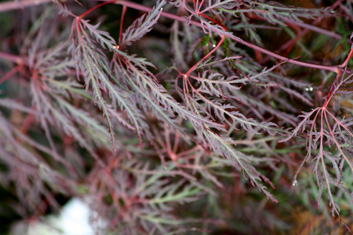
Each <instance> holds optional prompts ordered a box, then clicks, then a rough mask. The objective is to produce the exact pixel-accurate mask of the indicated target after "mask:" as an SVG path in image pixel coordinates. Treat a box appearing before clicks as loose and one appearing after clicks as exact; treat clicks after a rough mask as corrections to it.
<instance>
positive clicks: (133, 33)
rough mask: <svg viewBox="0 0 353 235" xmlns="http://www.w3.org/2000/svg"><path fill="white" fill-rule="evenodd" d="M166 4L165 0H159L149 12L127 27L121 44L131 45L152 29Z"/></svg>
mask: <svg viewBox="0 0 353 235" xmlns="http://www.w3.org/2000/svg"><path fill="white" fill-rule="evenodd" d="M165 4H166V1H165V0H158V1H157V3H156V4H155V6H154V7H153V8H152V10H151V11H150V12H149V13H148V14H144V15H143V16H141V17H140V18H138V19H137V20H135V21H134V22H133V23H132V24H131V25H130V27H129V28H127V29H126V31H125V33H124V34H123V36H122V40H121V42H120V44H122V45H130V44H131V43H133V42H134V41H137V40H139V39H140V38H142V37H143V36H144V35H145V34H147V33H148V32H150V31H151V30H152V27H153V25H154V24H155V23H157V20H158V18H159V17H160V15H161V12H162V11H163V6H164V5H165Z"/></svg>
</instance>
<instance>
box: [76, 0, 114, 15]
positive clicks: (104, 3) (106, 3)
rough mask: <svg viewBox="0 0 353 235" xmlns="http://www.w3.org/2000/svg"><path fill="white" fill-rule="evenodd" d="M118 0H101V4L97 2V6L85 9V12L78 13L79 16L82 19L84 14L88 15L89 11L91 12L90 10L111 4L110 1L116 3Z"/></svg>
mask: <svg viewBox="0 0 353 235" xmlns="http://www.w3.org/2000/svg"><path fill="white" fill-rule="evenodd" d="M118 1H119V0H113V1H108V2H103V3H101V4H98V5H97V6H95V7H92V8H91V9H89V10H88V11H86V12H85V13H83V14H81V15H80V18H81V19H82V18H83V17H84V16H86V15H88V14H89V13H91V12H92V11H94V10H96V9H97V8H100V7H102V6H105V5H108V4H112V3H116V2H118Z"/></svg>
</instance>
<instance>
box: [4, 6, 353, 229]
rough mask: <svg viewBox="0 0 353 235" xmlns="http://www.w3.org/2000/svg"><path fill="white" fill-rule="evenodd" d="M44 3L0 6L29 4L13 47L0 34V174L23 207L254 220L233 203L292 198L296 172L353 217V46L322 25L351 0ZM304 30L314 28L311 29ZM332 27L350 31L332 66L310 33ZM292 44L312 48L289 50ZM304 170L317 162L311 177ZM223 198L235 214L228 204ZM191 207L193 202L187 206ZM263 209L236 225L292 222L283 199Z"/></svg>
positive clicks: (132, 216) (152, 225) (158, 219)
mask: <svg viewBox="0 0 353 235" xmlns="http://www.w3.org/2000/svg"><path fill="white" fill-rule="evenodd" d="M48 2H49V4H48V5H47V6H45V8H42V7H39V6H38V7H37V8H36V9H34V8H25V7H28V6H30V5H31V1H30V0H26V1H23V2H20V3H16V2H12V3H9V4H8V5H6V4H5V3H0V14H2V13H1V12H4V11H6V10H8V11H10V10H11V9H16V6H17V8H18V6H20V5H21V4H23V7H24V8H23V10H21V11H20V10H18V11H17V12H16V14H18V15H20V17H18V20H20V21H21V22H22V23H21V24H22V27H18V28H17V27H16V25H12V27H14V28H15V30H19V31H20V30H22V31H21V34H18V35H19V36H18V37H19V38H17V39H16V46H14V47H13V48H11V47H9V46H8V45H9V44H10V40H9V39H6V40H4V43H3V46H2V47H1V48H2V49H1V50H2V51H4V52H0V59H1V61H2V62H1V63H3V62H4V61H5V63H3V64H1V66H2V67H1V70H4V71H5V70H6V71H7V70H8V72H7V73H6V74H4V75H3V76H2V77H1V78H0V85H1V86H2V87H4V89H3V90H2V92H1V98H0V107H1V109H0V111H1V113H0V138H1V142H0V151H1V156H0V161H1V162H0V163H1V166H4V167H3V168H4V169H1V171H0V172H1V177H0V180H1V185H2V186H3V187H4V188H6V189H7V190H9V192H12V193H13V194H14V195H15V196H16V197H17V198H18V201H13V202H12V204H13V205H14V206H13V210H14V211H15V212H16V213H17V214H19V215H20V216H21V217H23V218H28V217H29V216H33V215H34V216H38V215H41V214H44V213H45V212H46V211H47V208H48V207H50V208H55V209H56V210H57V209H59V207H60V203H59V202H58V201H57V198H58V197H59V196H60V195H64V196H65V197H67V198H70V197H75V196H76V197H80V198H83V199H84V200H86V201H87V202H88V203H89V204H90V206H91V208H92V210H94V211H95V212H97V213H95V215H96V216H99V217H100V218H103V219H104V220H106V221H110V222H109V223H108V224H109V226H107V227H106V228H99V229H100V230H101V229H103V230H104V232H108V231H110V232H116V233H120V234H167V233H171V234H173V233H177V234H178V233H183V232H187V231H190V230H200V231H203V232H205V231H210V230H213V231H215V232H216V231H217V229H220V228H222V227H223V228H224V227H227V228H229V229H232V228H231V227H232V226H231V225H230V224H232V221H233V220H234V219H235V218H237V220H239V221H241V220H243V219H244V218H242V217H243V216H240V217H237V213H242V212H244V213H245V212H246V211H247V212H246V213H245V214H247V215H248V214H249V213H250V214H251V215H250V217H252V216H254V215H255V214H257V212H256V210H255V209H253V210H251V211H253V213H251V212H249V208H247V207H246V206H244V205H242V204H241V203H240V201H242V200H248V201H247V202H249V203H251V205H257V204H256V203H257V202H256V198H257V200H258V198H266V197H267V198H268V199H270V201H271V202H267V203H268V204H271V203H273V202H275V203H278V202H280V203H283V198H284V197H292V196H293V195H294V194H295V192H294V191H289V190H288V189H289V188H291V186H295V185H297V184H299V185H300V188H301V189H302V193H303V195H304V196H303V198H308V197H312V196H316V197H317V200H318V201H320V200H321V198H325V199H326V198H327V199H328V203H326V200H324V201H325V203H321V204H320V210H321V211H324V212H325V213H326V212H327V211H328V210H331V212H332V215H337V216H339V217H340V218H343V219H342V221H344V223H346V224H347V225H351V224H352V223H353V222H352V221H351V219H349V218H348V217H345V216H346V215H347V214H349V213H350V212H351V211H352V206H351V205H352V200H353V199H352V198H353V196H352V195H353V193H352V190H351V187H352V176H353V167H352V166H353V162H352V137H353V134H352V132H353V130H352V124H353V122H352V118H351V115H352V111H351V109H350V108H347V107H350V106H349V104H352V102H353V101H352V95H351V91H350V89H351V82H352V75H351V74H352V72H351V70H350V67H351V63H350V57H351V55H352V53H353V49H352V48H353V47H351V46H350V44H351V43H352V42H351V41H350V39H348V37H346V36H347V35H343V36H341V35H340V34H338V33H333V32H331V31H329V30H327V29H323V28H321V25H320V21H325V20H326V19H333V20H336V21H337V24H338V25H339V24H340V25H344V26H347V25H348V22H349V21H350V20H352V19H351V17H350V15H349V12H350V11H352V10H351V9H352V6H351V3H349V1H347V2H345V3H343V2H342V1H336V2H335V3H334V4H333V5H331V6H330V7H327V6H326V7H323V6H324V3H317V4H318V5H320V6H321V7H310V8H309V7H306V6H305V4H302V5H301V7H295V6H289V5H286V4H285V3H279V2H269V1H262V0H258V1H247V0H246V1H234V0H232V1H228V0H227V1H218V0H217V1H199V0H195V1H186V0H176V1H166V0H159V1H147V2H146V3H145V4H141V5H140V4H137V3H134V2H130V1H103V3H98V2H96V1H90V2H82V4H81V3H79V2H78V1H73V2H70V1H68V2H66V1H45V0H43V1H42V2H41V3H48ZM310 2H311V1H310ZM316 2H320V1H316ZM11 4H12V5H11ZM27 4H28V5H27ZM116 4H118V5H121V6H122V7H120V6H116ZM298 5H300V4H298ZM11 6H12V8H11ZM113 8H114V10H116V11H119V12H120V9H122V10H121V13H119V14H118V16H119V17H117V14H116V13H114V14H111V13H109V9H113ZM18 9H20V8H18ZM133 9H135V10H138V11H142V12H143V13H141V14H129V13H131V12H132V11H133ZM26 12H30V13H31V15H26ZM78 12H79V13H78ZM99 14H102V15H104V14H107V18H106V19H104V20H102V19H100V18H99V17H98V16H100V15H99ZM112 15H114V16H112ZM111 17H113V18H114V20H111V19H112V18H111ZM27 19H28V20H27ZM117 22H118V23H117ZM70 25H71V27H70ZM112 25H114V26H112ZM348 28H349V26H347V27H346V28H345V30H347V29H348ZM25 29H26V30H25ZM292 29H294V30H296V31H297V33H296V34H295V33H293V31H292ZM268 30H273V32H274V33H273V35H270V36H269V35H268V34H267V31H268ZM308 31H313V32H315V34H317V35H319V36H317V38H315V41H314V43H308V40H307V38H306V37H304V35H305V34H306V33H308ZM10 34H11V30H9V29H8V30H6V29H5V30H4V32H3V33H2V36H6V37H8V36H9V35H10ZM322 35H324V36H322ZM281 37H282V38H285V39H289V40H288V41H287V43H285V41H283V39H279V38H281ZM290 37H292V38H290ZM276 38H277V39H276ZM327 38H328V39H327ZM273 40H279V42H281V43H282V42H283V45H287V46H285V47H284V46H283V48H282V47H281V48H280V47H278V45H274V41H273ZM323 40H325V41H328V43H330V44H331V46H332V45H337V44H341V45H345V47H344V46H342V47H338V48H339V49H336V50H340V51H339V52H340V53H341V54H342V56H341V57H340V56H339V55H337V54H338V53H336V54H335V55H337V56H332V57H330V60H329V62H330V63H331V64H332V65H330V66H328V65H321V64H324V62H323V60H322V58H321V57H319V56H315V53H317V52H315V50H316V49H315V45H311V44H315V43H317V44H319V43H322V41H323ZM337 40H340V43H337ZM19 42H20V43H19ZM6 46H8V48H6ZM260 46H261V47H260ZM147 47H149V48H147ZM141 48H144V49H141ZM264 48H272V50H273V51H270V50H267V49H264ZM293 48H294V49H295V50H294V49H293ZM292 49H293V51H292V52H291V50H292ZM16 51H17V54H18V55H15V54H16ZM347 52H348V54H347ZM298 53H299V54H300V53H302V54H305V55H306V56H305V57H304V58H303V59H302V60H298V58H296V59H289V57H291V58H294V57H296V56H298V55H297V54H298ZM286 56H288V58H287V57H286ZM305 60H306V61H314V62H313V63H311V62H304V61H305ZM340 62H341V64H339V65H335V64H338V63H340ZM326 63H328V61H326V62H325V64H326ZM13 65H14V66H13ZM303 68H309V69H310V70H308V69H306V70H305V69H303ZM332 74H335V75H336V76H332ZM313 90H314V91H315V92H310V91H313ZM325 95H326V96H325ZM301 113H302V114H301ZM294 137H295V138H294ZM305 142H306V144H305ZM310 159H312V164H305V163H306V162H308V161H309V160H310ZM300 162H301V163H300ZM284 169H286V170H284ZM300 170H301V171H304V172H303V175H306V174H308V172H311V171H313V172H314V175H315V180H316V184H317V186H315V185H309V184H310V183H311V182H313V181H312V179H311V178H310V177H311V176H310V173H309V176H308V177H307V178H305V177H303V178H300V175H301V174H300ZM293 171H294V172H293ZM295 171H296V173H295ZM298 176H299V178H298V179H297V177H298ZM293 177H294V178H293ZM292 178H293V182H292V183H291V182H290V180H288V179H292ZM279 179H281V180H279ZM259 192H260V194H259ZM308 192H309V193H308ZM243 193H244V195H245V196H244V198H245V199H244V198H240V197H241V196H239V195H242V194H243ZM300 193H301V192H298V195H300ZM307 194H311V195H310V196H308V195H307ZM229 195H230V196H229ZM254 195H255V196H254ZM263 195H265V197H264V196H263ZM298 197H300V196H298ZM233 198H235V199H234V200H233ZM222 199H224V201H225V202H228V203H231V204H234V205H237V207H238V210H236V211H239V212H234V213H233V215H227V213H222V211H225V208H227V206H226V205H222ZM236 199H239V201H238V200H236ZM297 201H300V199H298V200H297ZM303 201H304V202H302V204H303V205H305V206H307V207H310V208H311V209H312V210H314V209H313V208H314V207H315V206H313V204H311V203H308V201H309V199H303ZM264 202H265V201H264ZM298 203H299V202H298ZM200 204H201V205H203V206H201V207H203V208H204V209H200ZM184 205H187V206H186V207H188V206H189V205H190V207H191V208H192V207H195V208H194V209H190V208H189V210H187V208H186V210H185V211H187V212H183V210H178V208H183V207H184ZM263 205H264V204H263ZM263 205H262V206H259V207H260V208H264V206H263ZM315 205H316V204H315ZM255 207H256V206H255ZM273 207H276V205H272V204H271V206H270V208H273ZM239 208H240V209H239ZM340 208H343V209H340ZM190 210H191V211H190ZM262 210H264V211H265V212H264V214H266V215H267V214H270V216H264V218H263V221H265V222H264V223H263V224H257V223H254V224H253V225H254V226H253V227H254V229H255V230H251V229H250V230H249V229H248V230H246V229H245V228H242V229H241V228H234V231H242V232H244V231H246V232H256V231H257V232H258V231H260V230H256V229H268V230H271V231H276V230H288V229H289V228H290V226H289V225H288V222H287V221H285V220H283V221H282V222H283V223H281V224H280V223H278V222H276V221H279V220H280V219H279V218H278V217H277V215H278V214H279V212H278V213H276V212H274V213H273V211H271V209H269V208H266V209H262ZM340 210H341V211H340ZM193 211H194V213H193ZM271 218H272V219H271ZM329 219H332V218H331V217H329V216H328V217H327V220H329ZM98 220H99V219H98V218H93V221H98ZM337 224H338V225H339V223H337ZM274 228H275V229H274ZM347 228H348V226H347ZM321 229H322V228H321ZM329 229H333V228H329ZM348 229H349V228H348ZM261 231H263V230H261ZM100 232H102V231H100Z"/></svg>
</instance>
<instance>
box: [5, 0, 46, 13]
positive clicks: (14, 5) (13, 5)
mask: <svg viewBox="0 0 353 235" xmlns="http://www.w3.org/2000/svg"><path fill="white" fill-rule="evenodd" d="M51 1H52V0H26V1H20V2H19V1H11V2H4V3H1V4H0V12H6V11H12V10H19V9H21V10H23V9H24V8H26V7H30V6H33V5H39V4H43V3H47V2H51Z"/></svg>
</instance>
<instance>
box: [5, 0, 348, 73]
mask: <svg viewBox="0 0 353 235" xmlns="http://www.w3.org/2000/svg"><path fill="white" fill-rule="evenodd" d="M50 1H51V0H27V1H23V2H21V4H18V3H15V2H7V3H3V4H0V12H3V11H9V10H13V9H18V8H20V7H27V6H31V5H35V4H42V3H47V2H50ZM104 2H108V3H115V4H119V5H123V6H126V7H129V8H133V9H136V10H140V11H145V12H149V11H151V10H152V8H150V7H147V6H143V5H141V4H138V3H134V2H130V1H125V0H116V1H112V0H104ZM161 16H163V17H167V18H169V19H172V20H176V21H180V22H184V23H187V20H186V19H185V18H183V17H181V16H178V15H174V14H172V13H168V12H162V13H161ZM188 23H190V24H191V25H194V26H197V27H200V28H201V27H202V25H201V23H200V22H197V21H193V20H191V21H189V22H188ZM211 31H213V32H216V29H214V28H211ZM224 34H225V36H226V37H228V38H230V39H232V40H233V41H235V42H237V43H240V44H242V45H244V46H247V47H249V48H251V49H253V50H255V51H258V52H261V53H263V54H266V55H268V56H271V57H273V58H276V59H278V60H281V61H285V62H287V63H291V64H295V65H299V66H303V67H307V68H314V69H321V70H326V71H331V72H334V73H336V74H339V73H340V72H341V70H342V68H341V67H340V65H333V66H327V65H320V64H314V63H309V62H304V61H299V60H296V59H291V58H288V57H285V56H281V55H279V54H277V53H274V52H272V51H269V50H267V49H264V48H262V47H260V46H257V45H255V44H253V43H250V42H247V41H245V40H243V39H241V38H239V37H237V36H234V35H232V34H230V33H229V32H224Z"/></svg>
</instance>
